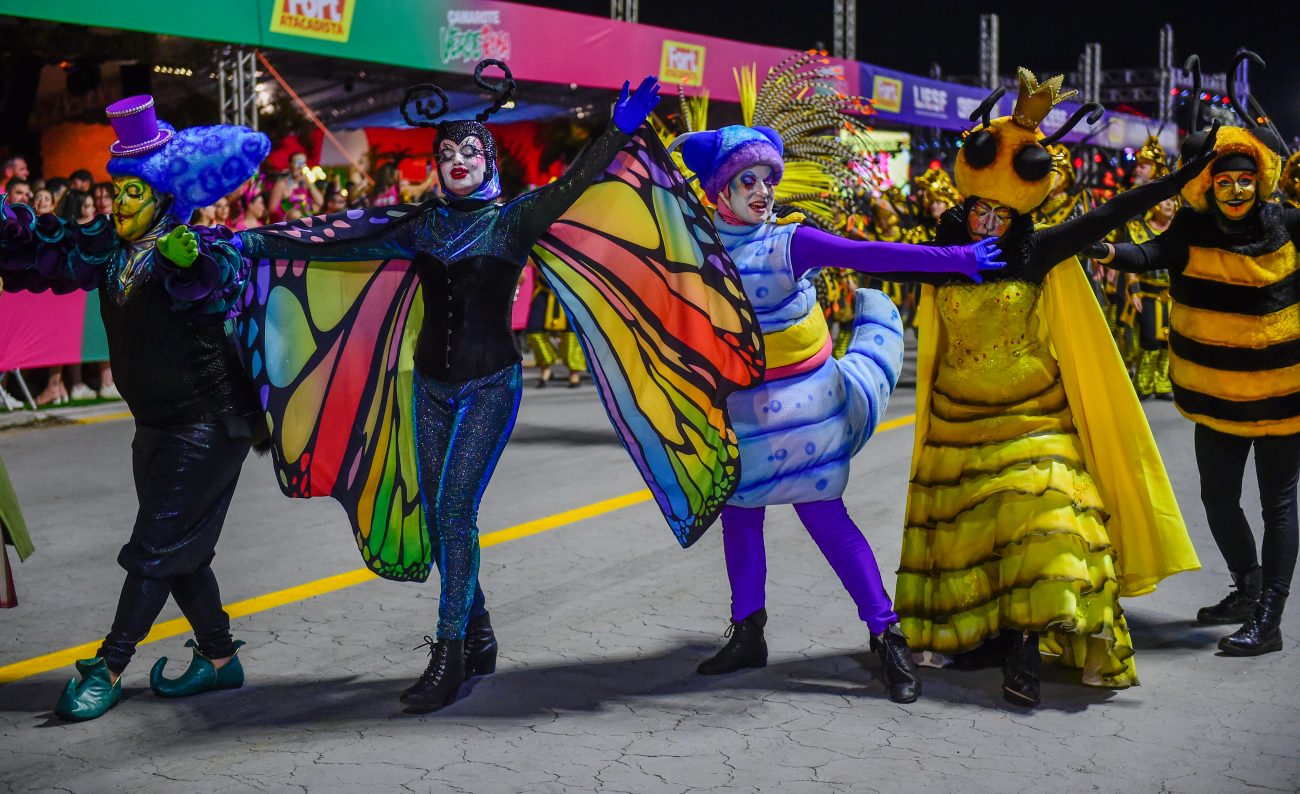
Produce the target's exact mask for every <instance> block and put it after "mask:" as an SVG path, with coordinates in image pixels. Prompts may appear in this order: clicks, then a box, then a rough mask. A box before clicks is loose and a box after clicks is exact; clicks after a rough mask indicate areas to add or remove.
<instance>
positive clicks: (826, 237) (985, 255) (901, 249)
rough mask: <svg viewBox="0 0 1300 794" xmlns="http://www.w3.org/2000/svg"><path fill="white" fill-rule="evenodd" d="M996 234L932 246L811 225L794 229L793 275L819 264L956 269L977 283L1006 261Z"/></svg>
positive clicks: (879, 269)
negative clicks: (969, 242) (856, 235)
mask: <svg viewBox="0 0 1300 794" xmlns="http://www.w3.org/2000/svg"><path fill="white" fill-rule="evenodd" d="M1001 257H1002V249H1001V248H999V247H998V240H997V238H996V237H990V238H988V239H985V240H980V241H979V242H978V243H975V244H974V245H948V246H941V247H936V246H929V245H911V244H909V243H881V242H874V241H862V240H846V239H844V238H843V237H837V236H836V235H833V234H827V233H826V232H823V231H821V230H820V229H814V228H812V227H811V226H802V225H801V226H800V227H799V228H798V229H796V230H795V233H794V241H793V242H792V243H791V244H790V261H791V264H792V265H794V276H795V278H799V277H800V276H802V275H803V274H804V273H807V272H808V271H809V270H813V269H814V268H819V267H843V268H848V269H849V270H856V271H858V272H859V273H890V274H896V275H906V274H916V275H928V274H932V273H954V274H957V275H962V276H966V277H967V278H969V279H970V280H971V281H974V282H975V283H977V284H978V283H980V282H982V281H983V278H981V276H980V272H981V271H984V270H997V269H999V268H1001V267H1004V266H1005V265H1006V262H1004V261H1003V260H1002V259H1001Z"/></svg>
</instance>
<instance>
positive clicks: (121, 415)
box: [72, 411, 131, 425]
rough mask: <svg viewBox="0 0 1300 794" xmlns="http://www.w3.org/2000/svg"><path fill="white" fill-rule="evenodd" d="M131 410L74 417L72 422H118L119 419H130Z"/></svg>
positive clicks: (83, 423) (93, 423) (88, 423)
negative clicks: (80, 417) (79, 417)
mask: <svg viewBox="0 0 1300 794" xmlns="http://www.w3.org/2000/svg"><path fill="white" fill-rule="evenodd" d="M130 418H131V412H130V411H118V412H117V413H112V414H101V415H99V416H87V417H85V418H82V419H73V420H72V423H73V424H76V425H97V424H99V423H100V422H116V421H117V420H119V419H130Z"/></svg>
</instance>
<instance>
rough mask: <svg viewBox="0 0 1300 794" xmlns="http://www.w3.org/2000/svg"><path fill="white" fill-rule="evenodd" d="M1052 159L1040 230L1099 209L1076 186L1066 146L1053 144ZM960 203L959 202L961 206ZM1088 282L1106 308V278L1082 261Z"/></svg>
mask: <svg viewBox="0 0 1300 794" xmlns="http://www.w3.org/2000/svg"><path fill="white" fill-rule="evenodd" d="M1047 152H1048V154H1050V155H1052V190H1051V192H1049V193H1048V194H1047V198H1046V199H1045V200H1044V201H1043V203H1042V204H1040V205H1039V206H1038V208H1037V209H1035V210H1034V211H1033V213H1032V216H1031V217H1033V219H1034V223H1035V224H1036V225H1038V226H1055V225H1057V224H1058V223H1064V222H1066V221H1068V220H1071V219H1073V218H1077V217H1079V216H1080V215H1082V214H1083V213H1085V212H1087V211H1088V210H1090V209H1092V208H1093V207H1095V206H1096V203H1095V202H1094V201H1093V200H1092V194H1091V193H1089V192H1088V191H1086V190H1082V189H1080V188H1079V187H1078V186H1077V184H1076V183H1077V180H1078V174H1077V172H1076V171H1075V170H1074V163H1072V162H1070V150H1069V149H1067V148H1066V147H1065V145H1064V144H1060V143H1054V144H1051V145H1049V146H1048V147H1047ZM958 203H960V202H958ZM1079 261H1080V263H1081V264H1082V265H1083V269H1084V272H1085V273H1087V274H1088V280H1089V281H1090V282H1092V285H1093V292H1094V293H1095V294H1096V296H1097V302H1098V304H1099V305H1101V306H1105V305H1106V295H1105V293H1104V291H1103V290H1102V287H1101V284H1102V282H1103V281H1104V278H1103V277H1102V276H1101V274H1099V273H1097V272H1095V270H1094V269H1092V268H1089V267H1088V263H1089V262H1090V261H1091V260H1088V259H1080V260H1079Z"/></svg>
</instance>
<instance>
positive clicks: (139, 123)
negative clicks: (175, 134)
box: [104, 94, 172, 157]
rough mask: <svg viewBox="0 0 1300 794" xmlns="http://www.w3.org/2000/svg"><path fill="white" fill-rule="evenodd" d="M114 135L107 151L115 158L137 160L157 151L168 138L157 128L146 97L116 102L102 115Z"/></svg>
mask: <svg viewBox="0 0 1300 794" xmlns="http://www.w3.org/2000/svg"><path fill="white" fill-rule="evenodd" d="M104 112H105V113H106V114H107V115H108V121H109V123H110V124H112V125H113V131H114V132H116V133H117V141H116V142H114V143H113V145H112V146H110V147H108V151H109V152H110V153H111V154H112V155H113V156H115V157H137V156H139V155H142V154H148V153H149V152H152V151H154V150H155V149H158V148H161V147H162V146H163V145H164V144H165V143H167V140H168V139H169V138H171V137H172V132H171V130H168V129H162V128H160V127H159V126H158V116H157V112H156V111H155V110H154V107H153V97H151V96H149V95H148V94H141V95H140V96H132V97H127V98H126V99H119V100H118V101H116V102H114V103H113V104H111V105H109V106H108V108H107V109H106V110H105V111H104Z"/></svg>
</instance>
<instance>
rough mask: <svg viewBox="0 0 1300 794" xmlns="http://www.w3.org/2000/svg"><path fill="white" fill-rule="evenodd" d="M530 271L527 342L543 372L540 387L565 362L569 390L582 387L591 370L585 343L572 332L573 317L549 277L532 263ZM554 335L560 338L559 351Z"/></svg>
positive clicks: (540, 374) (538, 377)
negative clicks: (531, 286)
mask: <svg viewBox="0 0 1300 794" xmlns="http://www.w3.org/2000/svg"><path fill="white" fill-rule="evenodd" d="M528 268H529V269H530V270H532V271H533V278H532V284H533V294H532V297H531V299H530V301H529V307H528V325H527V326H526V327H525V329H524V332H525V335H524V339H525V340H527V342H528V347H529V348H530V349H531V350H532V351H533V363H534V364H535V365H536V366H537V367H538V369H539V372H538V375H537V383H536V386H537V388H539V389H541V388H545V387H546V384H548V383H550V382H551V368H552V367H554V366H555V364H556V363H557V362H563V364H564V366H565V367H567V368H568V370H569V388H574V387H576V386H578V385H580V384H581V382H582V381H581V377H582V373H583V372H584V371H585V370H586V369H587V359H586V357H584V356H583V355H582V344H581V343H580V342H579V341H578V335H577V334H575V333H574V332H573V331H571V330H569V318H568V317H566V316H565V314H564V309H563V308H562V307H561V306H560V302H559V299H557V298H556V297H555V292H554V290H552V289H551V286H550V284H548V283H546V278H545V277H543V276H542V275H541V274H540V273H539V272H537V266H536V265H535V264H533V263H532V262H529V264H528ZM552 335H557V336H558V337H559V340H560V344H559V346H558V348H557V346H556V344H555V342H554V341H552Z"/></svg>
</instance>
